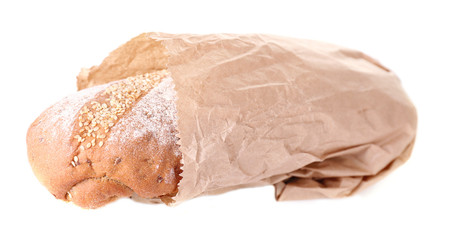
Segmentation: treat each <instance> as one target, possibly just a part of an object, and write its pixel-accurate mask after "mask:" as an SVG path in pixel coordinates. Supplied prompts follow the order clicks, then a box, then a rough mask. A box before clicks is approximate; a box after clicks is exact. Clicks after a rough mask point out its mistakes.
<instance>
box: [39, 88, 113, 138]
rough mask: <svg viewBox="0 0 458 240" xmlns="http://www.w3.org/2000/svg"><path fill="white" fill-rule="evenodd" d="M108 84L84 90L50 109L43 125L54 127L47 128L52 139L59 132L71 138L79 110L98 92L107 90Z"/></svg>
mask: <svg viewBox="0 0 458 240" xmlns="http://www.w3.org/2000/svg"><path fill="white" fill-rule="evenodd" d="M106 85H107V84H104V85H100V86H96V87H93V88H88V89H84V90H82V91H80V92H78V93H73V94H71V95H69V96H67V97H65V98H64V99H62V100H61V101H59V102H57V103H56V104H54V105H52V106H51V107H50V108H49V109H48V114H46V115H45V117H44V118H43V119H42V121H41V123H43V124H49V125H52V127H46V128H45V129H49V130H50V133H51V137H52V139H54V138H55V137H56V135H57V132H60V133H62V132H64V134H65V135H67V136H70V135H71V132H72V124H73V121H74V118H75V116H76V114H77V113H78V111H79V109H80V108H81V107H83V105H84V104H85V103H86V102H87V99H91V98H93V97H94V96H95V95H96V94H97V93H98V92H100V91H101V90H102V89H104V88H106Z"/></svg>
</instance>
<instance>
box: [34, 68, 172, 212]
mask: <svg viewBox="0 0 458 240" xmlns="http://www.w3.org/2000/svg"><path fill="white" fill-rule="evenodd" d="M174 98H175V94H174V91H173V83H172V80H171V78H170V77H169V76H168V73H167V72H166V71H155V72H151V73H146V74H141V75H137V76H133V77H128V78H126V79H124V80H120V81H117V82H112V83H110V84H105V85H101V86H97V87H94V88H90V89H86V90H83V91H80V92H78V93H76V94H74V95H71V96H68V97H67V98H65V99H63V100H61V101H60V102H58V103H56V104H55V105H53V106H52V107H50V108H49V109H47V110H46V111H44V112H43V113H42V114H41V115H40V116H39V117H38V118H37V119H36V120H35V122H34V123H33V124H32V126H31V127H30V129H29V131H28V134H27V145H28V155H29V161H30V164H31V166H32V169H33V171H34V172H35V174H36V176H37V177H38V179H39V180H40V182H41V183H42V184H44V185H45V186H46V187H47V188H48V189H49V191H50V192H51V193H52V194H53V195H54V196H55V197H56V198H58V199H63V200H67V201H72V202H74V203H75V204H77V205H79V206H81V207H83V208H97V207H100V206H102V205H104V204H106V203H108V202H110V201H112V200H114V199H116V198H118V197H130V196H136V197H140V198H146V199H154V198H168V197H171V196H173V195H174V194H176V192H177V183H178V181H179V180H180V176H179V174H180V171H181V170H180V160H181V153H180V151H179V149H178V145H177V137H176V108H175V103H174Z"/></svg>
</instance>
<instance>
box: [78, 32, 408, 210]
mask: <svg viewBox="0 0 458 240" xmlns="http://www.w3.org/2000/svg"><path fill="white" fill-rule="evenodd" d="M164 68H168V69H169V71H170V72H171V74H172V78H173V79H174V83H175V90H176V92H177V96H178V99H177V101H176V105H177V111H178V113H177V114H178V131H179V137H180V145H181V147H180V150H181V152H182V154H183V173H182V177H183V179H182V180H181V182H180V184H179V192H178V194H177V195H176V197H175V198H174V201H175V202H176V203H179V202H182V201H184V200H188V199H191V198H194V197H196V196H199V195H202V194H214V193H221V192H224V191H228V190H232V189H236V188H240V187H249V186H260V185H266V184H273V185H274V186H275V196H276V199H277V200H280V201H283V200H297V199H311V198H321V197H330V198H334V197H343V196H349V195H351V194H353V193H355V192H357V191H359V190H361V189H363V188H365V187H367V186H369V185H370V184H372V183H374V182H376V181H377V180H379V179H380V178H382V177H383V176H385V175H386V174H387V173H389V172H390V171H392V170H393V169H395V168H396V167H398V166H399V165H401V164H402V163H404V162H405V161H406V160H407V159H408V158H409V156H410V153H411V151H412V148H413V145H414V140H415V134H416V125H417V122H416V121H417V119H416V110H415V107H414V106H413V104H412V103H411V101H410V100H409V98H408V97H407V95H406V93H405V92H404V91H403V89H402V86H401V83H400V81H399V79H398V77H397V76H396V75H395V74H394V73H393V72H391V71H390V70H389V69H387V68H386V67H384V66H382V65H381V64H380V63H378V62H377V61H375V60H374V59H372V58H370V57H368V56H366V55H364V54H363V53H361V52H358V51H355V50H351V49H347V48H344V47H340V46H335V45H332V44H327V43H322V42H317V41H310V40H303V39H294V38H286V37H280V36H273V35H262V34H251V35H240V34H209V35H193V34H180V35H176V34H166V33H145V34H141V35H140V36H137V37H136V38H134V39H132V40H131V41H129V42H128V43H126V44H124V45H122V46H121V47H120V48H118V49H116V50H115V51H113V52H112V53H111V54H110V56H108V57H107V58H106V59H105V60H104V61H103V62H102V64H101V65H99V66H95V67H92V68H90V69H83V71H82V72H81V73H80V75H79V76H78V88H79V89H82V88H86V87H91V86H95V85H99V84H103V83H106V82H110V81H115V80H119V79H122V78H125V77H128V76H132V75H135V74H140V73H145V72H149V71H152V70H157V69H164Z"/></svg>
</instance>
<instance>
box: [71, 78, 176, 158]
mask: <svg viewBox="0 0 458 240" xmlns="http://www.w3.org/2000/svg"><path fill="white" fill-rule="evenodd" d="M168 75H169V73H168V71H166V70H161V71H156V72H152V73H145V74H140V75H136V76H133V77H128V78H126V79H124V80H121V81H118V82H116V83H114V84H111V85H109V86H108V87H107V88H106V89H105V91H103V92H102V93H101V96H104V99H103V100H100V102H99V101H95V100H94V101H91V102H90V104H89V103H88V104H87V105H85V106H83V107H82V109H81V111H80V115H79V116H78V120H79V122H78V126H79V127H80V129H79V134H78V135H75V136H74V138H75V139H78V142H80V143H81V144H82V143H84V142H85V140H86V138H85V137H92V138H93V139H92V140H91V142H89V143H84V144H85V145H81V147H80V148H81V149H82V150H84V149H85V148H84V146H86V149H88V148H90V147H94V146H95V145H96V144H97V145H99V147H101V146H103V144H104V142H103V141H100V142H96V139H99V138H100V139H104V138H106V135H105V134H107V133H108V132H109V131H110V128H111V127H113V126H114V125H115V124H116V121H117V120H119V118H120V117H121V116H122V115H123V114H124V113H125V112H126V110H128V109H129V108H130V107H132V106H133V105H134V104H135V102H136V101H137V100H138V99H139V98H140V97H141V96H142V95H144V94H146V93H147V92H148V91H150V90H151V89H152V88H154V87H155V86H157V84H158V83H159V82H160V80H161V79H163V78H165V77H166V76H168ZM102 133H105V134H102Z"/></svg>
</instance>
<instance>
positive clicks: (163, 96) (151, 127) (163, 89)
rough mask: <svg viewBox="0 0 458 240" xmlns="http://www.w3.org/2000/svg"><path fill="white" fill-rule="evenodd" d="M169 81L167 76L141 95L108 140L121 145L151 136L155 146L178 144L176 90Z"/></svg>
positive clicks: (170, 79)
mask: <svg viewBox="0 0 458 240" xmlns="http://www.w3.org/2000/svg"><path fill="white" fill-rule="evenodd" d="M172 81H173V80H172V78H170V77H166V78H164V79H162V81H161V82H160V83H159V84H158V85H157V86H156V87H154V88H153V89H152V90H151V91H150V92H149V93H147V94H146V95H145V96H143V97H142V98H141V99H140V100H139V101H138V102H137V103H136V104H135V105H134V106H133V107H132V109H131V112H130V113H128V114H126V115H125V116H124V117H123V118H122V119H121V120H120V121H119V122H118V123H117V124H116V127H114V128H113V129H112V133H111V134H110V137H109V138H108V140H107V141H112V140H113V139H114V138H115V139H117V141H120V142H121V143H126V142H128V141H130V140H131V139H138V138H142V137H145V136H148V135H150V134H152V136H153V137H154V138H155V139H157V143H158V145H162V146H164V145H169V144H171V143H175V142H176V141H177V137H176V136H175V135H176V130H175V129H176V107H175V91H174V84H173V82H172Z"/></svg>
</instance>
